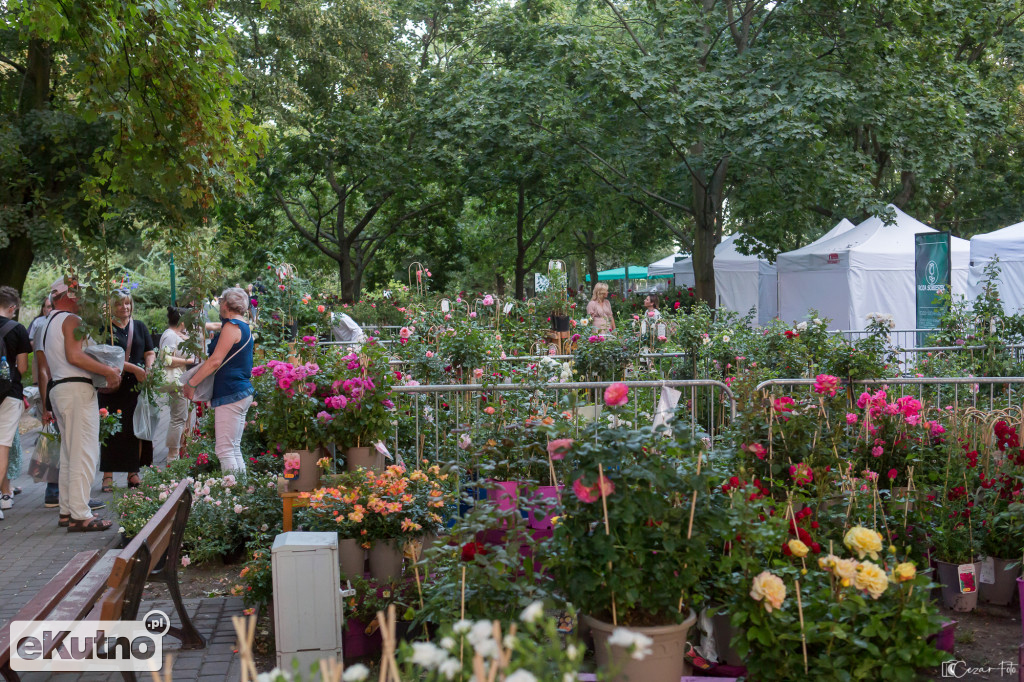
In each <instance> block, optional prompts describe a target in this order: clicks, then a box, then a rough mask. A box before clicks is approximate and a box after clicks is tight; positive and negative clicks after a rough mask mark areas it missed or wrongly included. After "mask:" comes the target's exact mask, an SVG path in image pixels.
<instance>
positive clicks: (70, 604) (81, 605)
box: [49, 551, 118, 620]
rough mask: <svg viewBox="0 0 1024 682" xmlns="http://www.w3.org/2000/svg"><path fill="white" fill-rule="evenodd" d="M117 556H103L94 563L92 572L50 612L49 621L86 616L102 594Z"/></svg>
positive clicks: (109, 554) (110, 554) (78, 618)
mask: <svg viewBox="0 0 1024 682" xmlns="http://www.w3.org/2000/svg"><path fill="white" fill-rule="evenodd" d="M117 555H118V552H116V551H113V552H107V553H106V554H105V555H103V558H102V559H100V560H99V561H97V562H96V565H95V566H93V568H92V570H91V571H89V573H88V574H87V575H86V576H85V577H84V578H82V579H81V580H80V581H79V583H78V584H77V585H75V588H74V589H73V590H71V591H70V592H68V596H67V597H65V598H64V599H63V600H62V601H61V603H60V604H58V605H57V607H56V608H55V609H53V611H52V612H50V616H49V618H50V619H51V620H80V619H81V618H82V616H84V615H85V614H87V613H88V612H89V610H90V609H91V608H92V606H93V604H95V603H96V600H97V599H99V596H100V594H101V593H102V592H103V588H104V587H105V586H106V584H107V579H108V578H109V577H110V569H111V567H113V565H114V560H115V559H116V558H117Z"/></svg>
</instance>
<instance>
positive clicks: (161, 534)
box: [107, 481, 188, 587]
mask: <svg viewBox="0 0 1024 682" xmlns="http://www.w3.org/2000/svg"><path fill="white" fill-rule="evenodd" d="M187 489H188V483H186V482H185V481H182V482H181V483H179V484H178V487H177V488H175V489H174V492H173V493H171V495H170V496H169V497H168V498H167V500H166V501H165V502H164V503H163V504H162V505H160V509H158V510H157V512H156V514H154V515H153V518H151V519H150V520H149V522H148V523H147V524H146V525H145V526H143V527H142V530H140V531H139V534H138V535H136V536H135V537H134V538H132V540H131V542H129V543H128V546H127V547H125V548H124V550H122V551H121V556H120V557H118V560H117V561H115V562H114V567H113V569H111V571H110V581H109V582H108V583H107V586H108V587H117V586H118V585H120V584H121V583H123V582H124V581H125V580H127V579H128V573H129V571H130V570H131V561H132V557H134V556H135V554H136V553H137V552H138V551H139V548H140V547H142V545H143V544H146V545H147V546H149V548H150V562H151V563H150V567H149V568H150V570H152V569H154V568H156V564H157V563H158V562H159V561H160V560H161V559H162V558H163V555H164V550H166V549H167V543H168V540H169V537H170V531H171V528H172V527H173V525H174V517H175V514H176V513H177V508H178V504H179V503H180V502H181V498H182V496H183V495H184V494H185V490H187ZM151 538H152V540H159V542H158V543H157V544H161V543H162V545H163V546H162V547H160V548H159V551H158V549H157V547H154V543H153V541H152V540H151Z"/></svg>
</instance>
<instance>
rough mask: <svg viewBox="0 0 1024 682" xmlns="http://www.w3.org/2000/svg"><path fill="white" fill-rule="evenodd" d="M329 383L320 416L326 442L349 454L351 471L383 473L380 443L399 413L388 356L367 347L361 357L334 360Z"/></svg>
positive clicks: (346, 459)
mask: <svg viewBox="0 0 1024 682" xmlns="http://www.w3.org/2000/svg"><path fill="white" fill-rule="evenodd" d="M330 378H331V379H332V380H331V381H330V382H329V384H328V383H327V382H325V386H324V388H323V391H322V392H321V395H320V405H319V408H320V409H319V411H318V412H317V413H316V419H317V421H318V422H319V423H320V424H322V425H323V429H324V431H325V434H326V435H325V438H326V439H327V440H328V441H330V442H333V443H335V445H336V447H337V449H338V450H343V451H344V452H345V465H346V468H347V469H348V470H349V471H355V470H357V469H359V468H368V469H372V470H374V471H376V472H378V473H380V472H381V471H383V469H384V454H383V446H382V444H381V440H382V439H383V438H384V437H385V435H386V433H387V431H388V429H390V428H391V419H392V412H393V411H394V409H395V405H394V403H393V402H392V400H391V397H390V390H389V389H390V387H391V382H392V375H391V373H390V371H389V370H388V360H387V356H386V355H384V353H383V351H382V349H381V347H380V346H378V345H377V344H370V345H368V346H366V347H364V349H363V351H362V352H361V353H360V354H359V355H356V354H355V353H349V354H347V355H339V356H337V357H335V358H334V359H333V360H332V367H331V373H330Z"/></svg>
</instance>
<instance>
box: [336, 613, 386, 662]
mask: <svg viewBox="0 0 1024 682" xmlns="http://www.w3.org/2000/svg"><path fill="white" fill-rule="evenodd" d="M366 627H367V626H366V623H364V622H363V621H361V620H359V619H358V618H349V619H347V621H346V623H345V628H344V630H343V631H342V640H341V643H342V647H343V648H342V651H344V654H345V662H346V663H348V662H350V661H354V660H356V659H359V658H364V657H366V656H375V655H376V654H377V653H379V652H380V648H381V636H380V630H379V629H376V630H374V631H373V634H372V635H368V634H366Z"/></svg>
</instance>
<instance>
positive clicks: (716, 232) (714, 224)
mask: <svg viewBox="0 0 1024 682" xmlns="http://www.w3.org/2000/svg"><path fill="white" fill-rule="evenodd" d="M728 165H729V159H728V158H724V159H722V160H720V161H719V162H718V165H717V166H716V167H715V169H714V171H712V173H711V177H710V178H705V176H704V174H703V173H695V174H694V175H693V180H692V182H693V215H694V221H695V222H696V226H695V227H696V230H695V234H694V240H693V277H694V280H695V287H694V288H695V290H696V295H697V298H699V299H701V300H702V301H706V302H707V304H708V305H710V306H711V307H715V306H716V305H717V304H718V299H717V296H716V292H715V247H716V246H718V244H719V242H721V241H722V227H723V225H722V223H723V220H724V216H723V215H722V200H723V195H724V189H725V175H726V170H727V168H728Z"/></svg>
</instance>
